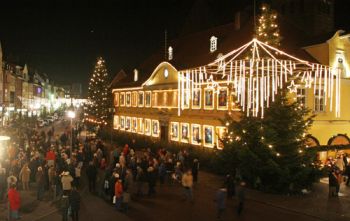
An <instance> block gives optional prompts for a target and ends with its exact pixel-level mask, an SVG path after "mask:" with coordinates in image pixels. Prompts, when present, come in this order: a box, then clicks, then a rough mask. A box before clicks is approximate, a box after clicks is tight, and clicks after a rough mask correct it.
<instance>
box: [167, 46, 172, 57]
mask: <svg viewBox="0 0 350 221" xmlns="http://www.w3.org/2000/svg"><path fill="white" fill-rule="evenodd" d="M168 60H169V61H171V60H173V48H172V47H171V46H169V48H168Z"/></svg>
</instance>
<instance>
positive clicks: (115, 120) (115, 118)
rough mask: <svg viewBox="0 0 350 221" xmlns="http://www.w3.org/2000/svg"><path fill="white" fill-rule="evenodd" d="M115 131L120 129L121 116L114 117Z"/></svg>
mask: <svg viewBox="0 0 350 221" xmlns="http://www.w3.org/2000/svg"><path fill="white" fill-rule="evenodd" d="M113 129H114V130H118V129H119V116H118V115H114V117H113Z"/></svg>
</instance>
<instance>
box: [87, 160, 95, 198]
mask: <svg viewBox="0 0 350 221" xmlns="http://www.w3.org/2000/svg"><path fill="white" fill-rule="evenodd" d="M86 175H87V177H88V181H89V191H90V192H91V193H93V192H95V190H96V177H97V168H96V166H95V165H94V163H93V162H92V161H90V163H89V166H88V167H87V168H86Z"/></svg>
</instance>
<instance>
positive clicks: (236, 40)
mask: <svg viewBox="0 0 350 221" xmlns="http://www.w3.org/2000/svg"><path fill="white" fill-rule="evenodd" d="M280 32H281V36H282V37H283V39H282V42H281V45H282V47H281V49H283V51H285V52H286V53H288V54H290V55H293V56H296V57H298V58H300V59H303V60H308V61H311V62H316V60H315V59H314V58H312V57H311V56H310V55H309V54H308V53H306V52H305V51H304V50H303V49H302V42H303V40H304V39H305V36H304V33H303V32H302V31H301V30H298V29H297V28H295V27H293V25H292V24H289V23H288V22H287V21H285V20H283V19H281V20H280ZM212 36H215V37H217V38H218V42H217V50H216V51H215V52H213V53H211V52H210V50H209V46H210V38H211V37H212ZM253 37H254V23H253V19H250V20H248V21H247V22H245V24H244V25H241V28H240V29H239V30H237V29H236V28H235V23H234V22H232V23H229V24H225V25H221V26H217V27H214V28H211V29H208V30H205V31H201V32H197V33H193V34H190V35H187V36H184V37H181V38H178V39H175V40H170V41H169V44H168V46H171V47H172V48H173V59H172V60H171V61H168V62H169V63H171V64H172V65H173V66H174V67H175V68H176V69H177V70H183V69H189V68H193V67H197V66H202V65H205V64H208V63H210V62H212V61H214V60H215V59H216V58H217V57H218V55H219V54H223V55H224V54H226V53H228V52H230V51H232V50H234V49H236V48H239V47H240V46H242V45H244V44H246V43H247V42H249V41H250V40H251V39H252V38H253ZM163 61H164V49H160V50H158V51H157V52H156V53H154V54H153V55H152V56H150V57H149V58H148V59H146V60H145V61H144V62H143V63H142V64H141V65H140V66H139V67H138V68H137V69H138V71H139V80H138V81H137V82H134V81H133V72H132V71H131V72H127V74H126V75H127V76H126V77H125V78H124V79H121V80H119V82H118V83H116V84H114V85H113V86H114V87H118V88H123V87H136V86H141V85H142V83H143V82H144V81H146V80H147V79H148V78H149V77H150V75H151V74H152V72H153V70H154V69H155V68H156V67H157V66H158V64H159V63H161V62H163Z"/></svg>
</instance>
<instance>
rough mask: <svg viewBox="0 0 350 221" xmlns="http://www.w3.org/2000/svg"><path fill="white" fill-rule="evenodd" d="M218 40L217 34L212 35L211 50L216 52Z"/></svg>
mask: <svg viewBox="0 0 350 221" xmlns="http://www.w3.org/2000/svg"><path fill="white" fill-rule="evenodd" d="M217 42H218V38H217V37H215V36H211V38H210V52H214V51H216V49H217V45H218V44H217Z"/></svg>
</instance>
